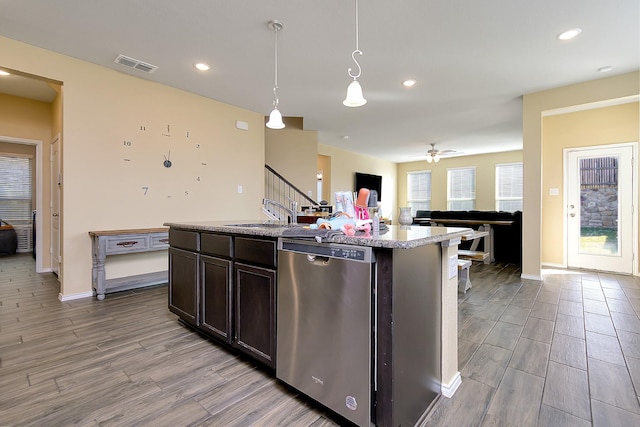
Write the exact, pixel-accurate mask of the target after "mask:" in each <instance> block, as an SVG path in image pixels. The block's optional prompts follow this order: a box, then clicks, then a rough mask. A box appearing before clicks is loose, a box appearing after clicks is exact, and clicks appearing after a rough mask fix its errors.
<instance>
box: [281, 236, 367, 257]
mask: <svg viewBox="0 0 640 427" xmlns="http://www.w3.org/2000/svg"><path fill="white" fill-rule="evenodd" d="M278 249H279V250H283V251H290V252H299V253H303V254H307V255H315V256H323V257H328V258H340V259H347V260H350V261H361V262H373V261H374V260H373V251H372V250H371V248H370V247H362V246H354V245H341V244H335V243H307V242H304V241H299V240H288V239H287V240H285V239H281V240H280V242H279V244H278Z"/></svg>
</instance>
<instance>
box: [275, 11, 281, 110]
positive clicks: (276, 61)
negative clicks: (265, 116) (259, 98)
mask: <svg viewBox="0 0 640 427" xmlns="http://www.w3.org/2000/svg"><path fill="white" fill-rule="evenodd" d="M280 28H282V27H281V25H280V24H278V23H274V24H273V31H275V32H276V34H275V42H274V50H273V52H274V54H273V57H274V61H273V62H274V67H273V68H274V73H273V74H274V84H273V96H274V97H275V98H276V99H275V100H274V101H273V107H274V108H278V102H280V100H279V99H278V93H277V92H276V90H277V89H278V30H280Z"/></svg>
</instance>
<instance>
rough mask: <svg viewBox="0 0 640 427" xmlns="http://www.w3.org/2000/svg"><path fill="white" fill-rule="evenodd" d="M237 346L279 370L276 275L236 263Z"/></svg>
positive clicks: (235, 338)
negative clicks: (276, 359)
mask: <svg viewBox="0 0 640 427" xmlns="http://www.w3.org/2000/svg"><path fill="white" fill-rule="evenodd" d="M234 277H235V282H234V289H235V307H234V308H235V314H234V321H235V332H234V343H233V344H234V346H236V347H237V348H239V349H240V350H242V351H243V352H245V353H247V354H249V355H251V356H252V357H253V358H255V359H258V360H260V361H262V362H263V363H265V364H267V366H269V367H271V368H273V367H275V307H276V305H275V284H276V272H275V270H269V269H266V268H260V267H252V266H249V265H245V264H240V263H236V264H235V266H234Z"/></svg>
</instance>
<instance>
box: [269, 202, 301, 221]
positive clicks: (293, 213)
mask: <svg viewBox="0 0 640 427" xmlns="http://www.w3.org/2000/svg"><path fill="white" fill-rule="evenodd" d="M262 204H263V205H264V207H265V208H266V209H269V205H271V206H275V207H276V208H278V209H282V210H283V211H285V212H286V213H287V214H289V216H290V217H291V224H297V223H298V218H297V214H296V211H297V206H296V205H297V204H298V203H297V202H295V201H292V203H291V209H290V208H288V207H286V206H285V205H283V204H282V203H279V202H276V201H275V200H271V199H262Z"/></svg>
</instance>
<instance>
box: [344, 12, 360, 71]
mask: <svg viewBox="0 0 640 427" xmlns="http://www.w3.org/2000/svg"><path fill="white" fill-rule="evenodd" d="M358 33H359V31H358V0H356V50H354V51H353V53H352V54H351V58H352V59H353V62H355V63H356V66H357V67H358V74H355V75H354V74H351V67H349V69H348V70H347V73H349V76H351V77H352V78H353V80H356V79H357V78H358V77H360V74H362V68H361V67H360V64H359V63H358V60H357V59H356V53H357V54H359V55H362V51H361V50H360V46H359V43H358V42H359V40H358Z"/></svg>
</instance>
